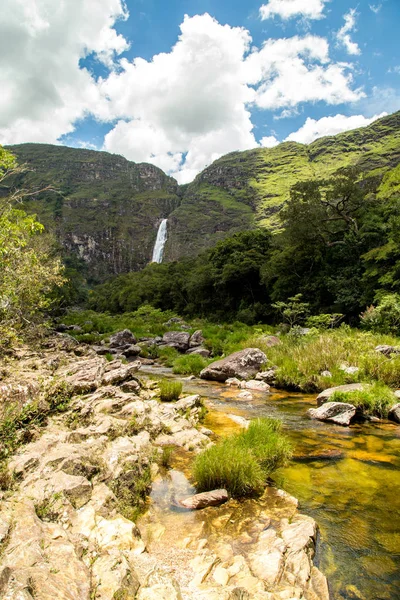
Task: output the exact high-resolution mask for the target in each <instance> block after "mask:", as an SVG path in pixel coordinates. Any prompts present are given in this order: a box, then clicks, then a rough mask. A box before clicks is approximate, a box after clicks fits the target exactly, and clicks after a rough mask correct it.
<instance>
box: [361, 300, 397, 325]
mask: <svg viewBox="0 0 400 600" xmlns="http://www.w3.org/2000/svg"><path fill="white" fill-rule="evenodd" d="M360 321H361V325H362V326H363V327H364V328H365V329H369V330H370V331H375V332H377V333H391V334H394V335H398V334H400V294H387V295H386V296H383V297H382V298H381V300H380V301H379V303H378V306H376V307H374V306H370V307H369V308H368V309H367V310H366V311H365V312H364V313H362V314H361V315H360Z"/></svg>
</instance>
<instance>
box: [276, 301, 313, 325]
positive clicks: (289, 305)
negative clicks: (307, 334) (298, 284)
mask: <svg viewBox="0 0 400 600" xmlns="http://www.w3.org/2000/svg"><path fill="white" fill-rule="evenodd" d="M272 308H274V309H275V310H276V311H277V312H278V313H279V314H280V315H281V316H282V318H283V320H284V322H285V323H287V324H288V325H289V327H290V329H292V328H293V327H294V326H295V325H300V324H301V323H302V322H303V321H304V319H305V318H306V316H307V315H308V313H309V311H310V305H309V304H308V303H307V302H302V295H301V294H296V296H293V297H292V298H288V300H287V302H275V304H273V305H272Z"/></svg>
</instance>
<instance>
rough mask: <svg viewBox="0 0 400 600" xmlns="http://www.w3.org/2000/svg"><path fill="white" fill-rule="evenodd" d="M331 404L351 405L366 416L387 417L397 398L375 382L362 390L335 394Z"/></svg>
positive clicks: (390, 391) (386, 388)
mask: <svg viewBox="0 0 400 600" xmlns="http://www.w3.org/2000/svg"><path fill="white" fill-rule="evenodd" d="M330 401H331V402H347V403H349V404H353V405H354V406H356V407H357V408H359V409H362V411H363V412H364V413H366V414H368V415H375V416H377V417H380V418H383V417H387V415H388V412H389V409H390V408H391V407H392V406H393V405H394V404H396V402H397V398H396V396H395V395H394V393H393V392H392V390H391V389H390V388H388V387H387V386H386V385H384V384H382V383H380V382H377V383H375V384H373V385H371V386H368V388H366V389H364V390H355V391H351V392H340V391H337V392H335V393H334V394H333V395H332V396H331V397H330Z"/></svg>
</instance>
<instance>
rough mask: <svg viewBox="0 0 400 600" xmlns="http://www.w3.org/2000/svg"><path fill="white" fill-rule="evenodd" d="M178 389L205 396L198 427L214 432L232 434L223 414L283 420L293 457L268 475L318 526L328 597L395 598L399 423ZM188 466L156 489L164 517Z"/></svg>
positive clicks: (273, 397) (221, 389) (189, 386)
mask: <svg viewBox="0 0 400 600" xmlns="http://www.w3.org/2000/svg"><path fill="white" fill-rule="evenodd" d="M154 372H160V370H155V371H153V373H154ZM165 374H166V373H165ZM184 391H185V392H187V393H199V394H201V396H203V398H204V399H205V400H206V404H207V407H208V409H209V412H208V414H207V416H206V421H205V423H204V425H205V426H206V427H208V428H210V429H211V430H212V431H214V432H215V433H216V434H218V435H227V434H229V433H232V432H233V431H238V429H239V425H237V424H236V423H235V422H234V421H233V420H232V419H231V418H229V417H228V415H229V414H230V415H237V416H242V417H245V418H248V419H250V418H255V417H259V416H271V417H276V418H279V419H281V420H282V421H283V423H284V428H285V431H286V433H287V435H288V436H289V437H290V439H291V440H292V442H293V446H294V460H293V461H292V462H291V464H290V465H289V466H288V467H286V468H284V469H281V470H280V471H278V472H277V473H276V474H275V476H274V480H275V482H276V484H277V486H278V487H281V488H282V489H284V490H286V491H287V492H288V493H289V494H291V495H293V496H295V497H296V498H298V499H299V509H300V511H301V512H303V513H304V514H308V515H310V516H312V517H313V518H314V519H315V520H316V521H317V523H318V525H319V527H320V531H321V540H320V543H319V545H318V556H317V559H318V564H319V566H320V568H321V570H322V571H323V573H325V575H326V576H327V577H328V580H329V584H330V590H331V594H332V599H333V600H342V599H344V600H357V599H364V600H389V599H390V600H398V599H400V476H399V473H400V427H398V426H396V425H392V424H389V423H380V424H374V425H355V426H352V427H349V428H347V427H340V426H335V425H328V424H326V423H321V422H318V421H312V420H310V419H307V418H306V416H305V413H306V411H307V409H308V408H310V407H313V406H316V399H315V396H305V395H300V394H289V393H287V392H274V393H272V394H265V393H255V392H252V393H253V400H251V401H248V400H243V399H240V398H238V394H239V391H240V390H238V389H236V388H228V387H227V386H226V385H224V384H216V383H212V382H206V381H201V380H193V381H184ZM186 466H187V462H186V461H185V460H183V462H182V467H181V468H180V467H179V466H178V467H176V466H175V470H174V472H173V474H172V478H170V479H169V482H168V484H167V483H166V482H165V481H163V482H160V483H159V484H158V485H156V486H155V487H154V491H153V502H155V503H156V504H159V505H161V504H164V506H163V510H164V512H165V515H166V516H167V514H168V512H171V515H174V518H176V517H178V515H177V514H176V509H173V508H172V507H171V508H170V507H169V506H167V505H166V504H165V499H166V497H167V494H166V491H167V490H166V486H167V485H168V487H169V490H170V493H171V486H172V488H173V492H172V493H175V492H176V493H177V494H178V495H179V494H182V493H183V494H185V493H187V494H190V493H193V488H191V487H190V484H189V482H188V480H187V477H186V475H187V473H186V474H185V470H186ZM167 504H168V502H167ZM251 505H252V503H249V504H248V506H249V507H250V506H251ZM243 508H244V507H243ZM186 515H187V513H186ZM181 517H182V518H183V519H184V521H185V527H186V530H188V529H187V528H188V527H189V528H190V524H189V521H188V519H189V518H191V519H192V523H193V525H195V523H196V518H194V517H189V516H184V515H183V514H182V515H181Z"/></svg>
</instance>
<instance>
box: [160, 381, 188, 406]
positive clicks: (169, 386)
mask: <svg viewBox="0 0 400 600" xmlns="http://www.w3.org/2000/svg"><path fill="white" fill-rule="evenodd" d="M182 388H183V386H182V382H181V381H169V380H168V379H163V380H162V381H161V382H160V400H161V402H173V401H174V400H178V398H179V396H180V395H181V394H182Z"/></svg>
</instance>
